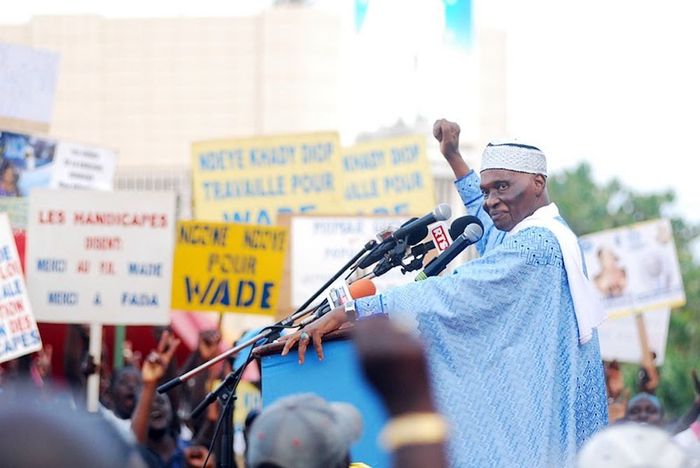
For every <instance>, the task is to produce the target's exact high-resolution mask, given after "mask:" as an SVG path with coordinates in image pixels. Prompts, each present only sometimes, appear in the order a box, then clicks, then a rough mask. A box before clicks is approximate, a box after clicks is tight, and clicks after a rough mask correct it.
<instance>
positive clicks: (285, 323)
mask: <svg viewBox="0 0 700 468" xmlns="http://www.w3.org/2000/svg"><path fill="white" fill-rule="evenodd" d="M375 245H377V241H375V240H371V241H369V242H367V243H366V244H365V246H364V247H363V248H362V250H360V251H359V252H358V253H357V254H356V255H355V256H354V257H353V258H352V259H350V261H349V262H347V263H346V264H345V265H343V266H342V267H341V269H340V270H338V272H337V273H336V274H335V275H333V277H332V278H331V279H330V280H328V281H327V282H326V283H325V284H324V285H323V286H321V288H320V289H319V290H318V291H316V292H315V293H314V294H313V295H312V296H311V297H310V298H309V299H308V300H307V301H306V302H305V303H304V304H303V305H302V306H301V307H299V308H298V309H297V310H296V311H295V312H294V313H293V314H292V315H290V316H289V317H287V318H285V319H282V320H280V321H279V322H277V323H276V324H274V325H270V326H268V327H265V328H264V329H263V330H262V331H261V332H260V333H258V334H257V335H255V336H254V337H252V338H249V339H248V340H246V341H245V342H243V343H241V344H239V345H237V346H234V347H233V348H231V349H229V350H227V351H224V352H223V353H221V354H219V355H218V356H215V357H213V358H211V359H210V360H208V361H207V362H205V363H203V364H201V365H199V366H197V367H195V368H194V369H192V370H190V371H188V372H185V373H184V374H182V375H180V376H178V377H175V378H174V379H172V380H170V381H168V382H166V383H164V384H163V385H161V386H159V387H158V389H157V390H158V393H165V392H167V391H168V390H171V389H173V388H175V387H177V386H178V385H180V384H181V383H183V382H185V381H187V380H189V379H191V378H192V377H194V376H195V375H197V374H199V373H200V372H202V371H204V370H206V369H208V368H209V367H211V366H213V365H214V364H216V363H217V362H220V361H223V360H224V359H226V358H227V357H229V356H232V355H234V354H236V353H238V352H239V351H241V350H242V349H245V348H247V347H248V346H251V345H254V344H255V343H257V342H258V341H260V340H262V339H264V338H267V339H268V341H269V340H270V338H273V339H274V337H272V336H271V335H273V334H274V335H275V336H279V333H280V332H281V331H282V329H284V328H288V327H290V326H292V324H294V322H296V321H297V320H298V319H300V318H301V317H303V316H305V315H307V314H309V313H310V312H311V311H310V310H305V309H306V307H307V306H308V305H309V304H311V302H313V301H314V299H316V298H317V297H318V296H320V295H321V293H323V291H325V290H326V288H328V286H330V285H331V284H333V282H334V281H335V280H337V279H338V278H340V277H341V276H342V275H343V273H345V271H346V270H347V269H348V268H350V267H351V266H352V265H354V264H355V262H357V261H358V260H359V258H360V257H362V256H363V255H364V254H365V253H366V252H367V251H369V250H371V249H373V248H374V246H375Z"/></svg>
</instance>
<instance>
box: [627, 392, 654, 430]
mask: <svg viewBox="0 0 700 468" xmlns="http://www.w3.org/2000/svg"><path fill="white" fill-rule="evenodd" d="M661 418H662V414H661V408H659V406H658V405H656V404H654V402H653V401H651V400H650V399H648V398H640V399H638V400H637V401H635V402H634V403H633V404H632V405H630V407H629V408H627V415H626V419H627V420H629V421H634V422H638V423H646V424H651V425H654V426H658V425H660V424H661Z"/></svg>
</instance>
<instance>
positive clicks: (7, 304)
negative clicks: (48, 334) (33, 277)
mask: <svg viewBox="0 0 700 468" xmlns="http://www.w3.org/2000/svg"><path fill="white" fill-rule="evenodd" d="M0 284H1V286H0V362H5V361H9V360H11V359H15V358H17V357H19V356H24V355H25V354H29V353H33V352H35V351H39V350H40V349H41V337H40V336H39V329H38V327H37V325H36V321H35V320H34V314H33V313H32V307H31V305H30V302H29V297H28V295H27V287H26V285H25V284H24V275H23V274H22V265H21V263H20V258H19V255H18V253H17V248H16V247H15V241H14V238H13V235H12V230H11V228H10V222H9V220H8V217H7V215H6V214H5V213H0Z"/></svg>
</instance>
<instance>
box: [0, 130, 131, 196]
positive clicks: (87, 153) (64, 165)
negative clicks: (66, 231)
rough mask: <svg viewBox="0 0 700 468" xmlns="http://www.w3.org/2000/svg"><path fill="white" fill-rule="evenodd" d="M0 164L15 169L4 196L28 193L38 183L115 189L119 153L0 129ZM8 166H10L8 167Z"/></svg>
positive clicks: (41, 184)
mask: <svg viewBox="0 0 700 468" xmlns="http://www.w3.org/2000/svg"><path fill="white" fill-rule="evenodd" d="M0 154H2V164H3V166H2V167H1V168H2V170H4V171H10V170H11V171H12V172H14V176H15V180H14V184H9V186H6V187H5V188H4V189H2V190H0V196H2V197H7V196H11V197H17V196H28V195H29V194H30V193H31V191H32V190H34V189H35V188H38V187H42V188H45V187H49V188H70V189H91V190H112V188H113V180H114V173H115V170H116V164H117V155H116V153H115V152H114V151H112V150H108V149H104V148H97V147H94V146H88V145H83V144H79V143H73V142H69V141H58V140H55V139H53V138H49V137H45V136H37V135H31V134H28V133H18V132H9V131H4V130H0ZM6 166H9V167H6Z"/></svg>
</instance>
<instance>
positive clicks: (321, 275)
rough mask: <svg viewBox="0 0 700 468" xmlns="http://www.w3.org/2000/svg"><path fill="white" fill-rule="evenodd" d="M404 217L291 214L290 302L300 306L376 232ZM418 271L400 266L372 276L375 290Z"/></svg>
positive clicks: (373, 236)
mask: <svg viewBox="0 0 700 468" xmlns="http://www.w3.org/2000/svg"><path fill="white" fill-rule="evenodd" d="M407 220H408V218H406V217H399V216H392V217H361V216H332V217H331V216H329V217H325V216H293V217H292V218H291V231H290V232H291V250H290V251H291V253H292V257H291V273H292V305H293V306H294V307H299V306H301V305H302V304H303V303H304V302H305V301H306V300H307V299H308V298H309V297H311V295H312V294H313V293H314V292H316V290H317V289H318V288H320V287H321V286H322V285H323V284H325V283H326V281H328V280H329V279H330V278H331V277H332V276H333V275H334V274H335V273H336V272H337V271H338V270H339V269H340V268H341V267H342V266H343V265H344V264H345V263H347V262H348V261H349V260H350V259H351V258H353V256H355V255H356V254H357V253H358V252H359V251H360V249H362V247H363V246H364V245H365V244H366V243H367V242H368V241H370V240H372V239H375V240H376V237H375V236H376V234H377V233H378V232H380V231H383V230H384V229H385V228H386V227H387V226H393V227H394V228H398V227H399V226H401V224H403V223H404V222H406V221H407ZM417 273H418V272H412V273H407V274H406V275H402V274H401V271H400V268H394V269H392V270H391V271H389V272H388V273H386V274H384V275H382V276H380V277H378V278H374V279H372V282H374V284H375V286H376V287H377V292H382V291H385V290H386V289H388V288H390V287H393V286H397V285H400V284H405V283H408V282H411V281H413V278H414V277H415V276H416V274H417Z"/></svg>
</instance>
